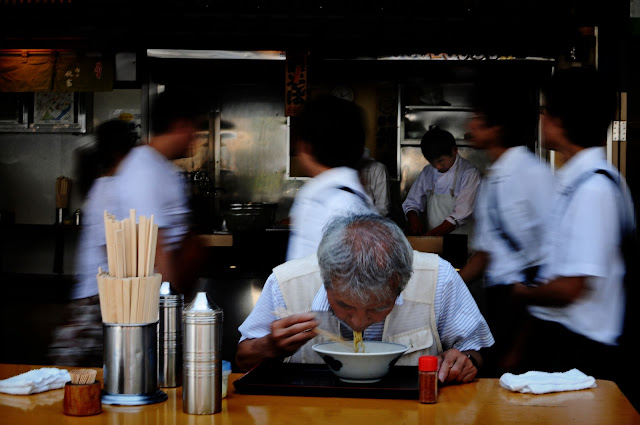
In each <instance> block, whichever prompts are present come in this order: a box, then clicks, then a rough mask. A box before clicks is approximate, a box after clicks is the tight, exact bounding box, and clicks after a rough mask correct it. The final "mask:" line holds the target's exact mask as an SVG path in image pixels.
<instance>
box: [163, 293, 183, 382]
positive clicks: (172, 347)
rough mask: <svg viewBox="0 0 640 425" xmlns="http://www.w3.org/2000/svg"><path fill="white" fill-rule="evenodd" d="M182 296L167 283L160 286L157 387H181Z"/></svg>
mask: <svg viewBox="0 0 640 425" xmlns="http://www.w3.org/2000/svg"><path fill="white" fill-rule="evenodd" d="M183 306H184V296H183V295H182V294H179V293H177V292H175V291H174V290H173V289H172V288H171V284H170V283H169V282H162V285H161V286H160V311H159V316H160V322H159V326H160V327H159V329H158V386H160V387H163V388H171V387H179V386H180V385H182V309H183Z"/></svg>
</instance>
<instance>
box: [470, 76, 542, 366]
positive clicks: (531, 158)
mask: <svg viewBox="0 0 640 425" xmlns="http://www.w3.org/2000/svg"><path fill="white" fill-rule="evenodd" d="M528 99H529V98H528V96H527V95H526V92H525V91H524V90H523V89H518V88H514V87H508V86H505V85H504V84H503V83H501V82H500V81H493V80H490V81H489V82H486V81H485V82H480V83H479V84H478V85H477V87H476V99H475V103H476V105H475V115H474V116H473V117H472V118H471V120H470V122H469V130H470V135H471V142H472V143H473V144H474V145H475V146H476V147H477V148H479V149H483V150H484V151H485V152H486V153H487V156H488V157H489V159H490V160H491V161H493V162H492V164H491V167H489V169H488V170H487V175H486V176H485V178H484V180H483V181H482V183H481V184H480V189H479V190H478V196H477V198H476V208H475V219H476V227H475V235H474V238H473V242H472V245H471V246H472V250H473V252H474V254H473V255H472V256H471V258H470V259H469V261H468V263H467V264H466V265H465V266H464V267H463V268H462V270H461V271H460V275H461V276H462V278H463V280H464V281H465V282H467V283H468V284H469V283H471V282H473V281H476V280H477V279H480V278H482V277H483V275H484V278H485V287H486V289H485V297H484V298H485V308H486V312H485V313H486V317H487V322H488V323H489V326H490V327H491V332H492V333H493V335H494V337H495V339H496V344H494V346H493V347H491V349H490V350H489V351H488V352H487V355H486V359H487V368H486V373H487V375H491V376H500V375H501V374H502V373H503V372H505V371H509V369H510V368H511V367H513V366H512V365H511V364H510V362H511V359H509V358H507V356H506V353H508V351H509V348H510V346H511V344H512V341H513V338H515V336H516V335H517V333H518V331H519V329H520V326H521V324H522V322H523V321H524V319H525V317H526V311H525V309H524V307H523V306H522V305H520V304H518V303H514V302H513V301H512V299H511V296H510V292H511V285H512V284H513V283H515V282H523V281H530V282H532V281H534V280H535V279H536V277H537V271H538V270H539V268H540V266H541V264H542V263H543V259H544V252H545V247H544V245H543V243H542V237H543V235H544V232H545V229H546V227H547V226H548V224H549V219H548V216H549V211H550V209H551V202H552V196H553V176H552V174H551V170H550V168H549V167H548V166H547V165H546V164H543V163H542V161H541V160H540V159H539V158H537V157H536V156H535V155H533V154H532V153H531V152H530V151H529V150H528V149H527V147H526V146H522V144H524V143H525V141H527V140H528V139H527V135H528V134H533V129H532V126H533V125H534V124H535V118H536V112H537V111H536V109H535V105H533V104H532V102H530V101H529V100H528ZM528 130H529V131H528Z"/></svg>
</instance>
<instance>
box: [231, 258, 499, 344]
mask: <svg viewBox="0 0 640 425" xmlns="http://www.w3.org/2000/svg"><path fill="white" fill-rule="evenodd" d="M402 302H403V300H402V294H400V296H399V297H398V298H397V299H396V305H401V304H402ZM278 307H281V308H286V307H287V306H286V303H285V302H284V297H283V296H282V292H281V291H280V286H279V285H278V281H277V280H276V277H275V275H274V274H271V276H269V278H268V279H267V282H266V283H265V285H264V288H263V290H262V294H261V295H260V298H258V302H257V303H256V305H255V307H254V309H253V311H252V312H251V314H249V317H247V319H246V320H245V321H244V322H243V323H242V325H240V327H239V328H238V330H239V331H240V333H241V334H242V337H241V338H240V341H243V340H245V339H254V338H262V337H264V336H266V335H268V334H269V333H270V332H271V322H273V321H274V320H275V319H276V317H275V316H274V314H273V312H274V311H275V310H276V309H277V308H278ZM311 310H312V311H329V310H330V306H329V301H328V300H327V293H326V291H325V289H324V287H320V289H319V290H318V293H317V294H316V296H315V298H314V300H313V303H312V305H311ZM434 312H435V317H436V326H437V328H438V333H439V335H440V342H441V343H442V348H443V349H444V350H448V349H451V348H457V349H458V350H460V351H466V350H479V349H480V348H484V347H490V346H491V345H493V342H494V340H493V336H492V335H491V331H490V330H489V326H488V325H487V322H486V321H485V319H484V317H483V316H482V314H481V313H480V310H478V306H477V305H476V302H475V300H474V299H473V297H472V296H471V293H470V292H469V290H468V289H467V286H466V284H465V283H464V281H463V280H462V279H461V278H460V275H459V274H458V272H456V270H455V269H454V268H453V267H452V266H451V264H449V263H448V262H447V261H445V260H443V259H442V258H440V259H439V263H438V282H437V285H436V295H435V303H434ZM342 328H343V327H342V326H341V330H342ZM383 328H384V322H380V323H375V324H373V325H371V326H370V327H369V328H367V329H366V330H365V331H364V334H363V337H364V339H365V340H374V341H375V340H377V341H379V340H381V339H382V331H383ZM344 329H346V331H345V333H346V335H349V333H350V332H351V330H350V329H348V327H347V326H346V325H344Z"/></svg>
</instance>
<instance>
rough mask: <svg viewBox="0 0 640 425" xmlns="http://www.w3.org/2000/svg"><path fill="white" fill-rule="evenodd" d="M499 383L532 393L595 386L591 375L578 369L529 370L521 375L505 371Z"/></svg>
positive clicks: (512, 388) (504, 386) (509, 388)
mask: <svg viewBox="0 0 640 425" xmlns="http://www.w3.org/2000/svg"><path fill="white" fill-rule="evenodd" d="M500 385H502V387H503V388H506V389H508V390H511V391H517V392H521V393H532V394H546V393H554V392H559V391H575V390H584V389H586V388H595V387H596V386H597V385H596V380H595V378H594V377H593V376H588V375H585V374H584V373H582V372H580V371H579V370H578V369H571V370H569V371H567V372H552V373H551V372H536V371H530V372H527V373H523V374H521V375H514V374H512V373H505V374H503V375H502V376H501V377H500Z"/></svg>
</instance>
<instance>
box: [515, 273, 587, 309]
mask: <svg viewBox="0 0 640 425" xmlns="http://www.w3.org/2000/svg"><path fill="white" fill-rule="evenodd" d="M586 280H587V277H586V276H574V277H560V278H557V279H554V280H552V281H550V282H549V283H547V284H545V285H540V286H535V287H529V286H525V285H522V284H521V283H516V284H515V285H513V292H512V294H513V296H514V298H516V299H518V300H521V301H524V302H525V303H527V304H534V305H541V306H553V307H562V306H565V305H568V304H571V303H573V302H574V301H576V300H577V299H578V298H580V296H582V294H583V293H584V291H585V290H586V289H587V282H586Z"/></svg>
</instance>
